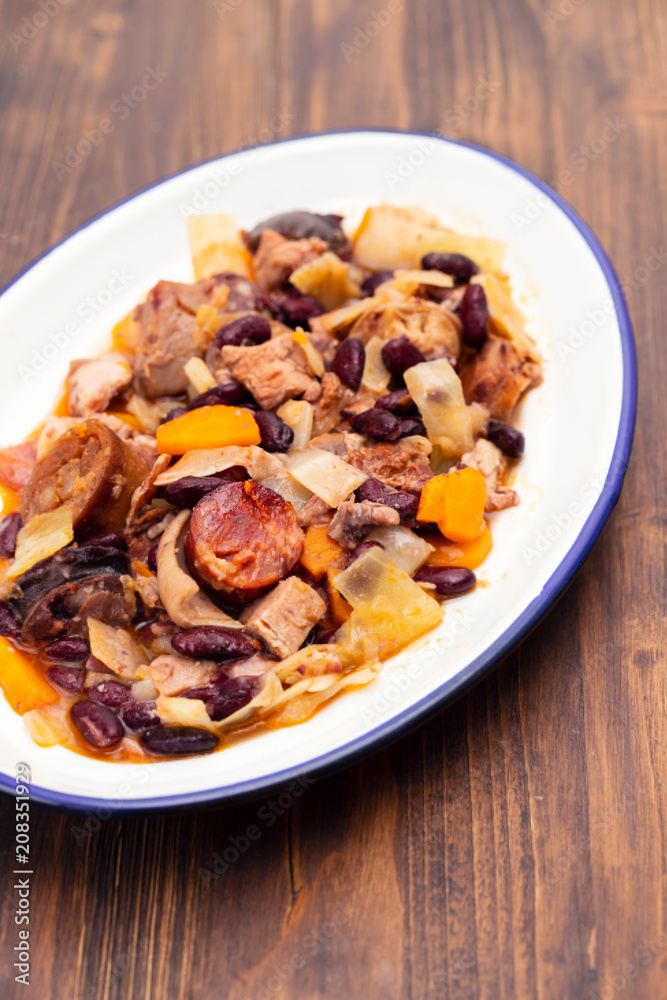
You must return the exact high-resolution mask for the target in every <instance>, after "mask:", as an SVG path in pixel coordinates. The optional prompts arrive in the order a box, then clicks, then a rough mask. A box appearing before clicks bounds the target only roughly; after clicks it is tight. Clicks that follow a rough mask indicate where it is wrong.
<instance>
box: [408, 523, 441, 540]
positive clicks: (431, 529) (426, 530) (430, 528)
mask: <svg viewBox="0 0 667 1000" xmlns="http://www.w3.org/2000/svg"><path fill="white" fill-rule="evenodd" d="M411 528H412V530H413V531H414V533H415V535H419V537H420V538H428V537H429V535H438V537H440V536H441V535H442V532H441V531H440V528H439V527H438V525H437V524H436V523H435V521H420V522H418V523H415V524H413V525H411Z"/></svg>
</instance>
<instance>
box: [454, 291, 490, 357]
mask: <svg viewBox="0 0 667 1000" xmlns="http://www.w3.org/2000/svg"><path fill="white" fill-rule="evenodd" d="M460 313H461V322H462V323H463V342H464V344H467V346H468V347H472V348H473V349H474V350H476V351H478V350H479V349H480V347H483V346H484V344H485V343H486V338H487V335H488V329H489V306H488V303H487V301H486V292H485V291H484V289H483V288H482V286H481V285H468V287H467V288H466V293H465V295H464V296H463V299H462V300H461V308H460Z"/></svg>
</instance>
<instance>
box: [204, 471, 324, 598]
mask: <svg viewBox="0 0 667 1000" xmlns="http://www.w3.org/2000/svg"><path fill="white" fill-rule="evenodd" d="M303 545H304V534H303V531H302V530H301V528H300V527H299V525H298V523H297V519H296V514H295V513H294V510H293V508H292V505H291V504H289V503H287V502H286V501H285V500H283V498H282V497H281V496H279V494H278V493H274V491H273V490H270V489H267V488H266V487H265V486H260V484H259V483H255V482H253V481H252V480H248V482H245V483H230V484H229V485H228V486H222V487H220V489H217V490H215V491H214V492H213V493H209V494H208V495H207V496H205V497H203V499H201V500H200V501H199V503H198V504H197V505H196V506H195V509H194V511H193V512H192V518H191V519H190V527H189V530H188V533H187V535H186V536H185V554H186V558H187V560H188V562H189V565H190V567H191V570H192V572H193V573H194V574H195V575H196V576H197V577H198V578H199V579H200V580H201V582H202V584H203V585H204V586H206V587H209V588H212V589H213V590H215V591H218V592H221V593H224V594H226V595H227V596H229V597H230V598H231V599H232V600H236V601H240V602H242V603H247V602H248V601H251V600H254V599H255V598H256V597H259V596H261V594H263V593H264V591H266V590H267V589H268V588H269V587H272V586H273V585H274V584H276V583H278V581H279V580H282V579H283V577H284V576H286V575H287V574H288V573H289V571H290V570H291V569H292V567H293V566H294V565H295V564H296V562H297V560H298V559H299V556H300V555H301V552H302V551H303Z"/></svg>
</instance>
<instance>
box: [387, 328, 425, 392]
mask: <svg viewBox="0 0 667 1000" xmlns="http://www.w3.org/2000/svg"><path fill="white" fill-rule="evenodd" d="M425 360H426V358H425V357H424V355H423V354H422V352H421V351H420V350H419V348H418V347H415V345H414V344H413V343H412V341H411V340H410V338H409V337H406V336H405V334H403V336H402V337H395V338H394V340H390V341H389V342H388V343H386V344H385V345H384V347H383V348H382V361H383V362H384V366H385V368H386V369H387V371H390V372H391V374H392V375H393V376H394V378H396V379H398V380H399V381H400V382H402V381H403V375H404V374H405V372H406V371H407V370H408V368H412V367H413V366H414V365H418V364H421V362H422V361H425Z"/></svg>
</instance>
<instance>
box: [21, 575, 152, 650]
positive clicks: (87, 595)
mask: <svg viewBox="0 0 667 1000" xmlns="http://www.w3.org/2000/svg"><path fill="white" fill-rule="evenodd" d="M135 611H136V605H135V606H132V605H131V604H130V603H128V597H127V595H126V592H125V589H124V587H123V584H122V583H121V580H120V577H119V576H116V575H115V574H113V575H112V574H106V575H103V576H89V577H86V578H85V579H83V580H72V581H70V583H66V584H63V586H61V587H56V589H55V590H52V591H51V592H50V593H49V594H47V595H46V597H43V598H42V599H41V600H40V601H38V602H37V603H36V604H35V606H34V607H33V608H32V610H31V611H30V613H29V614H28V616H27V618H26V620H25V622H24V623H23V639H24V641H25V642H28V643H31V644H33V643H40V642H49V641H51V640H52V639H57V638H59V637H60V636H63V635H69V636H81V637H82V638H84V639H86V640H87V639H88V618H95V619H97V621H101V622H104V623H105V624H106V625H115V626H117V627H119V628H124V627H125V626H127V625H129V624H130V622H131V621H132V618H133V616H134V614H135Z"/></svg>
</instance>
